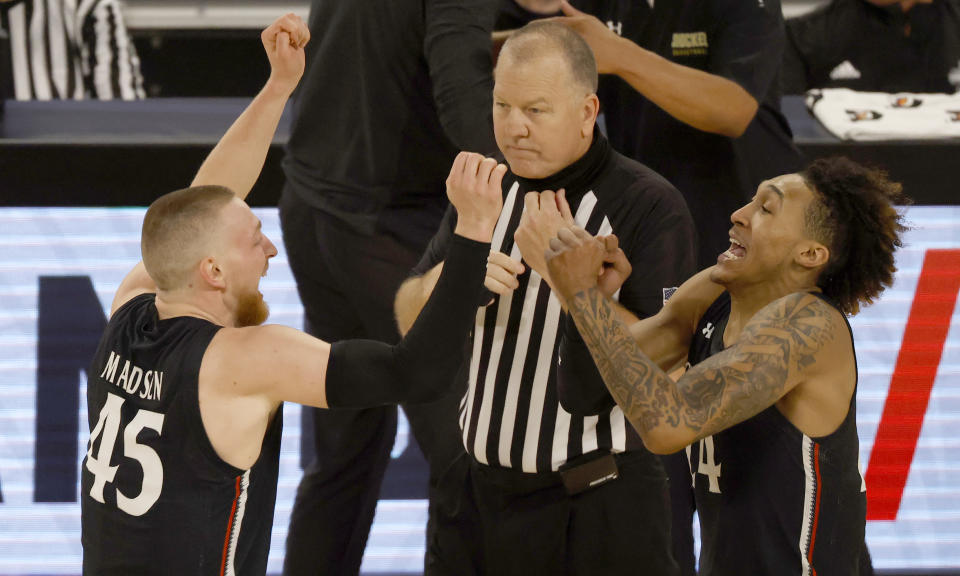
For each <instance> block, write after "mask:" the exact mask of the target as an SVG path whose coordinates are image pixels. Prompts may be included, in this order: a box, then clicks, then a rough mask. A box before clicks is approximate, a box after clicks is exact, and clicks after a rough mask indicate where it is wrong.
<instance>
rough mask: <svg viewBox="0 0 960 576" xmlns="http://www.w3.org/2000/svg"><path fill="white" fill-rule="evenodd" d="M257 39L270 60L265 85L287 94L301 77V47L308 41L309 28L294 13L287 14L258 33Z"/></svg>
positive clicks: (303, 57)
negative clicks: (267, 78)
mask: <svg viewBox="0 0 960 576" xmlns="http://www.w3.org/2000/svg"><path fill="white" fill-rule="evenodd" d="M260 41H261V42H262V43H263V49H264V51H265V52H266V53H267V59H269V60H270V79H269V80H268V81H267V85H268V86H273V87H275V88H276V89H278V90H281V91H283V92H284V93H285V94H286V95H290V94H291V93H292V92H293V90H294V88H296V87H297V84H299V83H300V78H301V77H302V76H303V69H304V66H305V62H306V56H305V54H304V51H303V47H304V46H306V45H307V42H309V41H310V29H309V28H307V25H306V24H304V22H303V20H301V19H300V17H299V16H297V15H296V14H287V15H285V16H281V17H280V18H277V19H276V21H274V23H273V24H271V25H270V26H268V27H267V28H266V29H265V30H264V31H263V32H261V33H260Z"/></svg>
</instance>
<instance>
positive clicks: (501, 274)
mask: <svg viewBox="0 0 960 576" xmlns="http://www.w3.org/2000/svg"><path fill="white" fill-rule="evenodd" d="M524 270H525V268H524V266H523V264H522V263H520V261H518V260H514V259H513V258H511V257H510V256H508V255H506V254H504V253H503V252H497V251H495V250H491V251H490V256H488V257H487V275H486V277H485V278H484V279H483V285H484V286H486V287H487V290H489V291H491V292H493V293H494V294H499V295H500V296H505V295H507V294H510V293H511V292H513V291H514V290H516V289H517V288H519V287H520V283H519V281H517V276H519V275H520V274H523V271H524Z"/></svg>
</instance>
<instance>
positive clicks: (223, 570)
mask: <svg viewBox="0 0 960 576" xmlns="http://www.w3.org/2000/svg"><path fill="white" fill-rule="evenodd" d="M240 478H241V476H237V484H236V488H235V490H236V492H235V494H234V496H233V507H232V508H230V518H229V519H228V520H227V535H226V536H225V537H224V539H223V560H221V561H220V576H223V575H224V574H226V571H227V553H228V552H229V550H230V532H231V531H232V530H233V523H234V522H236V520H237V501H238V500H239V499H240Z"/></svg>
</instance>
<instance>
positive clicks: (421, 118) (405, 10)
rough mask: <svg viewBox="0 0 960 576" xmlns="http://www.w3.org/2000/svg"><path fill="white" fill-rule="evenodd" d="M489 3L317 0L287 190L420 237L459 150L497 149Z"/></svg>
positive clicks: (418, 240) (437, 214) (361, 223)
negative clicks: (493, 118) (493, 106)
mask: <svg viewBox="0 0 960 576" xmlns="http://www.w3.org/2000/svg"><path fill="white" fill-rule="evenodd" d="M495 12H496V3H495V0H416V1H414V0H350V1H343V0H314V2H313V4H312V7H311V12H310V22H309V25H310V31H311V35H312V40H311V42H310V44H309V45H308V46H307V65H308V68H307V71H306V73H305V75H304V78H303V80H302V82H301V85H300V91H299V93H298V96H297V97H296V103H295V119H294V126H293V130H292V134H291V136H290V141H289V144H288V147H287V157H286V158H285V160H284V172H285V173H286V176H287V181H288V184H289V185H290V186H291V188H292V189H293V191H294V192H295V193H297V194H298V195H299V196H300V197H301V198H303V199H304V200H305V201H306V202H307V203H309V204H310V205H312V206H315V207H317V208H319V209H321V210H323V211H325V212H327V213H329V214H331V215H333V216H336V217H338V218H340V219H342V220H343V221H344V222H345V223H347V224H348V225H350V226H352V227H353V228H355V229H357V230H360V231H363V232H366V233H373V232H375V231H380V232H384V231H385V232H387V233H390V234H392V235H394V236H396V237H397V238H398V239H400V240H401V241H405V242H407V243H408V244H411V245H414V246H417V247H422V246H424V245H425V244H426V242H427V240H429V238H430V237H431V236H432V235H433V232H434V231H435V230H436V227H437V224H438V223H439V221H440V219H441V217H442V215H443V211H444V209H445V206H446V196H445V190H444V180H445V179H446V176H447V173H448V172H449V170H450V166H451V164H452V163H453V159H454V157H455V156H456V154H457V152H458V151H459V150H469V151H472V152H479V153H482V154H487V155H492V154H494V153H495V152H496V143H495V141H494V138H493V121H492V96H491V94H492V89H493V80H492V62H491V55H490V52H491V36H490V34H491V30H492V28H493V18H494V16H495Z"/></svg>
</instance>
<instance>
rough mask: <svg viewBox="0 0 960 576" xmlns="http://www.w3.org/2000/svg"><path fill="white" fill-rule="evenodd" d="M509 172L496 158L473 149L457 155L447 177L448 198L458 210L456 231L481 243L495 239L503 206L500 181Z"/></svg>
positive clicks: (501, 181)
mask: <svg viewBox="0 0 960 576" xmlns="http://www.w3.org/2000/svg"><path fill="white" fill-rule="evenodd" d="M506 173H507V167H506V165H504V164H498V163H497V161H496V160H494V159H493V158H484V157H483V156H482V155H481V154H476V153H473V152H461V153H460V154H457V158H456V160H454V161H453V166H452V167H451V168H450V175H449V176H447V197H448V198H450V203H451V204H453V207H454V208H456V209H457V227H456V229H455V230H454V232H456V233H457V234H459V235H460V236H464V237H466V238H470V239H471V240H476V241H478V242H490V240H491V239H493V229H494V227H496V225H497V220H499V218H500V210H501V208H503V192H502V191H501V184H502V183H503V175H504V174H506Z"/></svg>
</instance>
